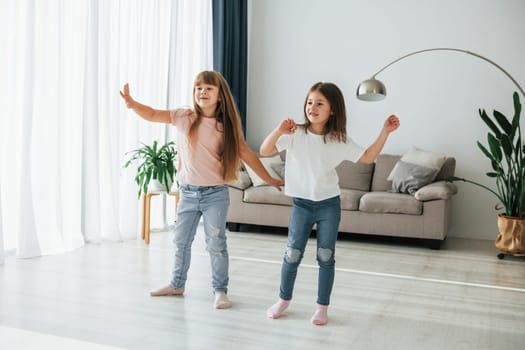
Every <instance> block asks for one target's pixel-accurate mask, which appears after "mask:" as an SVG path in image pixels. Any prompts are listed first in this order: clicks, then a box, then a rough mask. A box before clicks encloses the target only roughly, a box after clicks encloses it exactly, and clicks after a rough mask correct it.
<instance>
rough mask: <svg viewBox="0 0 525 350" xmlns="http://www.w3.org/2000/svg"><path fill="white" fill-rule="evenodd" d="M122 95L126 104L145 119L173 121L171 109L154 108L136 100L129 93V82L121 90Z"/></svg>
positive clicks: (163, 121) (161, 121)
mask: <svg viewBox="0 0 525 350" xmlns="http://www.w3.org/2000/svg"><path fill="white" fill-rule="evenodd" d="M120 96H122V98H123V99H124V101H125V102H126V106H127V107H128V108H130V109H132V110H133V111H135V113H137V114H138V115H139V116H141V117H142V118H143V119H146V120H148V121H150V122H158V123H168V124H169V123H171V118H170V112H169V111H166V110H159V109H153V108H151V107H150V106H146V105H143V104H142V103H139V102H137V101H135V100H134V99H133V98H132V97H131V95H130V94H129V85H128V84H127V83H126V84H125V85H124V89H123V90H122V91H120Z"/></svg>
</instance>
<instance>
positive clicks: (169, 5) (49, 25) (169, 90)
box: [0, 0, 212, 257]
mask: <svg viewBox="0 0 525 350" xmlns="http://www.w3.org/2000/svg"><path fill="white" fill-rule="evenodd" d="M1 3H2V5H0V10H2V13H3V16H4V18H3V21H2V22H3V26H4V28H3V29H4V30H3V31H2V32H3V33H2V34H0V35H1V38H2V42H1V44H2V47H3V49H2V50H4V51H5V52H2V55H1V56H2V57H1V58H0V60H1V61H0V65H1V66H2V68H1V69H2V71H1V72H2V73H5V75H4V76H5V80H4V81H3V82H1V83H0V84H1V86H0V88H1V91H0V95H1V97H0V98H2V100H1V102H2V106H6V107H5V109H4V113H3V114H2V115H1V117H0V118H1V120H0V126H1V131H0V132H1V140H0V146H1V149H0V166H1V168H0V203H1V206H0V218H1V219H3V220H0V242H1V244H3V247H2V246H1V245H0V248H1V250H0V255H1V254H2V253H3V252H4V250H7V251H15V252H16V254H17V256H18V257H32V256H39V255H43V254H55V253H61V252H64V251H68V250H72V249H75V248H77V247H80V246H82V245H83V244H84V242H85V241H88V242H100V241H102V240H112V241H119V240H123V239H134V238H136V237H137V236H138V232H139V231H140V217H139V213H140V210H141V202H140V201H139V200H138V199H137V188H136V185H135V183H134V182H133V178H134V175H135V169H133V168H128V169H123V168H122V165H123V163H124V159H125V153H126V152H127V151H130V150H132V149H134V148H137V147H138V146H140V142H144V143H150V142H151V141H152V140H153V139H158V140H159V141H164V140H165V139H166V137H169V135H171V132H168V131H167V130H169V128H166V127H165V126H164V125H162V124H155V123H148V122H145V121H143V120H141V119H140V118H139V117H137V116H136V115H135V114H134V113H133V112H131V111H129V110H128V109H126V108H125V106H124V104H123V103H122V101H121V98H120V96H119V93H118V92H119V90H120V89H121V88H122V85H123V84H124V83H126V82H129V83H130V87H131V92H132V94H133V96H134V97H135V98H136V99H138V100H139V101H142V102H144V103H146V104H149V105H151V106H154V107H156V108H174V107H177V106H179V105H187V104H191V86H192V81H193V77H194V75H195V74H196V73H197V72H198V71H200V70H203V69H211V67H212V52H211V50H212V49H211V39H210V38H211V0H198V1H194V0H180V1H170V0H156V1H148V0H135V1H133V0H130V1H118V0H99V1H97V0H77V1H70V0H47V1H38V0H2V1H1ZM4 43H5V45H4ZM189 47H191V49H188V48H189ZM4 54H5V55H4ZM188 93H189V94H190V95H189V97H188ZM154 205H155V204H154ZM167 211H168V212H172V209H170V208H169V207H168V208H167ZM162 214H163V213H162V206H158V205H157V207H155V206H154V208H153V211H152V215H154V216H153V217H152V224H153V225H155V224H156V223H158V222H160V220H162V216H163V215H162ZM2 233H3V235H2ZM2 236H3V237H2Z"/></svg>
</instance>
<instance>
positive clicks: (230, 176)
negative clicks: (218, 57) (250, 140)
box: [188, 71, 244, 181]
mask: <svg viewBox="0 0 525 350" xmlns="http://www.w3.org/2000/svg"><path fill="white" fill-rule="evenodd" d="M200 84H209V85H213V86H217V87H218V88H219V102H218V103H217V108H216V109H215V120H216V122H217V128H218V129H219V130H221V131H223V135H224V136H223V137H224V142H223V144H224V148H223V150H222V155H221V162H222V167H223V177H224V180H225V181H231V180H235V178H236V177H237V170H238V169H239V166H240V152H239V149H240V145H241V142H242V141H243V140H244V135H243V133H242V126H241V118H240V116H239V111H238V110H237V105H236V104H235V101H234V100H233V96H232V93H231V90H230V86H229V85H228V82H227V81H226V79H224V77H223V76H222V74H221V73H219V72H215V71H202V72H200V73H199V74H197V76H196V77H195V81H194V83H193V108H194V110H195V114H196V117H197V118H196V119H195V121H194V122H193V123H192V125H191V127H190V131H189V135H188V138H189V141H190V146H191V147H192V149H193V147H194V145H195V141H196V140H195V139H196V136H195V135H196V132H197V129H198V126H199V124H200V121H201V119H202V115H203V113H202V110H201V108H200V107H199V105H198V104H197V101H196V100H195V88H196V86H197V85H200Z"/></svg>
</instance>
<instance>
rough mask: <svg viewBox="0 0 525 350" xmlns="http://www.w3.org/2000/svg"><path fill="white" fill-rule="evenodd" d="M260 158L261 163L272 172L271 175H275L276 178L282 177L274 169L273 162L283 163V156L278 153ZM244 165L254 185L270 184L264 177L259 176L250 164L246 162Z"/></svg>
mask: <svg viewBox="0 0 525 350" xmlns="http://www.w3.org/2000/svg"><path fill="white" fill-rule="evenodd" d="M259 159H260V160H261V163H262V164H263V165H264V168H265V169H266V171H268V173H270V176H271V177H274V178H276V179H280V178H281V177H280V176H279V174H277V173H276V172H275V170H273V169H272V164H278V163H283V161H282V160H281V156H279V155H278V154H277V155H275V156H273V157H261V158H259ZM244 167H245V168H246V171H247V172H248V175H249V176H250V179H251V180H252V183H253V186H254V187H257V186H267V185H268V184H267V183H266V182H265V181H264V180H263V179H261V178H260V177H259V175H257V174H256V173H255V171H253V170H252V168H250V167H249V166H248V164H246V163H244Z"/></svg>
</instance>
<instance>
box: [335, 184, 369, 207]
mask: <svg viewBox="0 0 525 350" xmlns="http://www.w3.org/2000/svg"><path fill="white" fill-rule="evenodd" d="M365 193H367V192H365V191H358V190H350V189H347V188H341V196H340V198H341V210H358V209H359V200H360V199H361V197H362V196H363V195H364V194H365Z"/></svg>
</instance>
